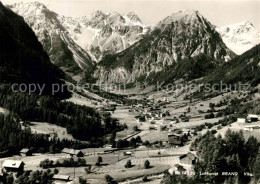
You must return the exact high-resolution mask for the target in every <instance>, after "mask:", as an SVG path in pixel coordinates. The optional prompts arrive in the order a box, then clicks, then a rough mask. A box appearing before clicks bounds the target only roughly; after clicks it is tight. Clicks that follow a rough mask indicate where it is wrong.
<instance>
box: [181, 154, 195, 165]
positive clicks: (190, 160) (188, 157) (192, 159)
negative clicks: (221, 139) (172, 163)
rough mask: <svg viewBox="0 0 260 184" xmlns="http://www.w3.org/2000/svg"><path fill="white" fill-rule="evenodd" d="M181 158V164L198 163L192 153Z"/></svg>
mask: <svg viewBox="0 0 260 184" xmlns="http://www.w3.org/2000/svg"><path fill="white" fill-rule="evenodd" d="M179 158H180V163H182V164H188V165H193V164H195V162H196V156H195V155H194V154H193V153H190V152H189V153H187V154H184V155H181V156H180V157H179Z"/></svg>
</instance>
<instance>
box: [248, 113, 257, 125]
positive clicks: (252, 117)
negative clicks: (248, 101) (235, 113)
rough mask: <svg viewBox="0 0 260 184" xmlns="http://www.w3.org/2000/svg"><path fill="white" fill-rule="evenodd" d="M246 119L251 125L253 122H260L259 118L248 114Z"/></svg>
mask: <svg viewBox="0 0 260 184" xmlns="http://www.w3.org/2000/svg"><path fill="white" fill-rule="evenodd" d="M246 119H247V121H248V122H249V123H252V122H257V121H258V120H259V117H258V115H256V114H248V116H247V118H246Z"/></svg>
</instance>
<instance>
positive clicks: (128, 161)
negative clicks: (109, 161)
mask: <svg viewBox="0 0 260 184" xmlns="http://www.w3.org/2000/svg"><path fill="white" fill-rule="evenodd" d="M130 167H132V162H131V160H127V162H126V164H125V168H130Z"/></svg>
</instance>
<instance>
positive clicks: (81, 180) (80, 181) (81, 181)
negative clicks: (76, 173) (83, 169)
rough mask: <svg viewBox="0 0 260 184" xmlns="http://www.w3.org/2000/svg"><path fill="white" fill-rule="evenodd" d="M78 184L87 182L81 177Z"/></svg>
mask: <svg viewBox="0 0 260 184" xmlns="http://www.w3.org/2000/svg"><path fill="white" fill-rule="evenodd" d="M79 184H87V180H86V179H85V178H83V177H82V176H81V177H79Z"/></svg>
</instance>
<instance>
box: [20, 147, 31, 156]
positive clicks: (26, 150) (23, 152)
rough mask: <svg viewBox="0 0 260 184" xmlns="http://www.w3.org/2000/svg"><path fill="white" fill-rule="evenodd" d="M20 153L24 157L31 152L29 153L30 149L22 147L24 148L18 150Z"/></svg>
mask: <svg viewBox="0 0 260 184" xmlns="http://www.w3.org/2000/svg"><path fill="white" fill-rule="evenodd" d="M20 155H21V156H22V157H26V156H31V155H32V153H31V151H30V150H29V149H27V148H24V149H22V150H21V151H20Z"/></svg>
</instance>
